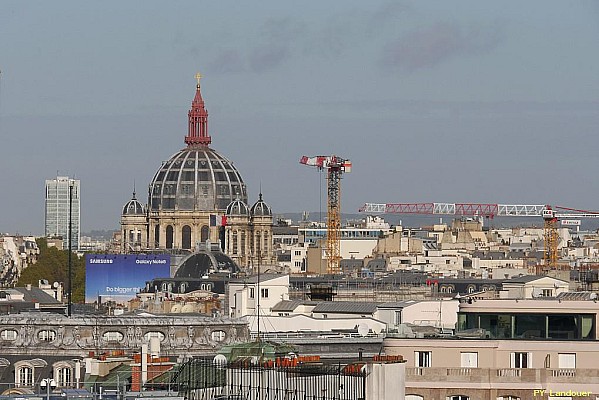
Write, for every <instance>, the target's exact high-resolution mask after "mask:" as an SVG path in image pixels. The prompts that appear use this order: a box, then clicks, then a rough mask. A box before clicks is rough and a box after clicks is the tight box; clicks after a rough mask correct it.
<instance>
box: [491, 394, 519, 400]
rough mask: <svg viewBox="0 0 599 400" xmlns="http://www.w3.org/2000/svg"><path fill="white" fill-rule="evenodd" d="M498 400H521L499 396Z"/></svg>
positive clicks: (516, 397)
mask: <svg viewBox="0 0 599 400" xmlns="http://www.w3.org/2000/svg"><path fill="white" fill-rule="evenodd" d="M497 400H520V397H518V396H509V395H508V396H499V397H498V398H497Z"/></svg>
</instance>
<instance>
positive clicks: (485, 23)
mask: <svg viewBox="0 0 599 400" xmlns="http://www.w3.org/2000/svg"><path fill="white" fill-rule="evenodd" d="M0 70H1V77H0V140H1V143H2V144H1V146H0V166H1V167H2V172H3V173H2V175H1V178H0V179H1V183H2V188H3V196H2V200H1V201H0V232H11V233H17V232H18V233H23V234H28V233H33V234H40V233H42V232H43V218H44V211H43V207H44V204H43V192H44V190H43V187H44V180H45V179H47V178H52V177H53V176H55V175H56V173H57V171H58V172H59V174H61V175H70V176H76V177H77V178H79V179H81V182H82V183H81V195H82V229H83V230H84V231H86V230H90V229H114V228H118V221H119V215H120V212H121V208H122V205H123V204H124V203H125V202H126V201H127V200H128V199H129V198H130V197H131V191H132V187H133V182H134V181H135V182H136V185H137V191H138V197H140V198H142V199H144V198H145V191H146V188H147V184H148V183H149V181H150V179H151V178H152V176H153V174H154V172H155V171H156V170H157V168H158V167H159V165H160V163H161V162H162V161H164V160H166V159H168V158H169V157H170V156H171V155H172V154H173V153H175V152H177V151H178V150H179V149H181V148H183V147H184V143H183V138H184V136H185V135H186V123H187V110H188V108H189V105H190V102H191V100H192V98H193V94H194V88H195V80H194V75H195V73H196V72H197V71H198V70H199V71H201V72H202V74H203V75H204V76H205V78H204V79H203V80H202V93H203V96H204V99H205V101H206V106H207V109H208V112H209V118H210V119H209V121H210V122H209V127H210V134H211V136H212V138H213V146H212V147H213V148H214V149H216V150H217V151H219V152H220V153H221V154H223V155H224V156H226V157H227V158H229V159H231V160H233V161H234V162H235V164H236V166H237V168H238V169H239V171H240V172H241V174H242V176H243V178H244V180H245V181H246V183H247V185H248V188H249V195H250V201H255V200H256V199H257V197H258V191H259V187H260V185H261V187H262V191H263V193H264V199H265V200H266V201H267V202H268V203H269V204H270V205H271V206H272V208H273V210H274V211H275V213H283V212H297V211H303V210H308V211H318V209H319V207H320V192H321V191H320V186H319V185H320V184H321V181H320V177H319V174H318V172H317V171H316V170H312V169H310V168H307V167H304V166H301V165H300V164H299V163H298V160H299V158H300V156H302V155H304V154H305V155H328V154H336V155H339V156H342V157H345V158H349V159H351V160H352V162H353V165H354V169H353V171H352V173H351V174H347V175H346V176H345V178H344V180H343V183H342V208H343V212H346V213H351V212H355V211H357V209H358V208H359V207H360V205H361V204H362V203H364V202H428V201H433V202H493V203H514V204H522V203H524V204H529V203H530V204H539V203H547V204H553V205H561V206H568V207H575V208H584V209H599V204H598V203H597V200H596V199H597V198H598V197H599V184H598V182H597V179H596V171H597V167H598V162H597V148H599V135H598V134H599V132H598V131H599V129H598V127H599V74H598V73H597V71H599V3H598V2H596V1H592V0H586V1H585V0H581V1H527V2H521V1H503V2H486V1H482V2H481V1H476V0H473V1H452V2H447V1H404V2H387V1H368V2H364V1H350V0H343V1H341V0H339V1H328V2H322V1H303V2H290V1H289V2H285V1H260V2H233V1H218V2H213V1H212V2H210V1H177V2H164V1H130V2H120V1H103V2H79V1H57V2H45V1H31V2H22V1H3V2H2V12H1V13H0ZM323 183H324V181H323Z"/></svg>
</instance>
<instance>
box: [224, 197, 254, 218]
mask: <svg viewBox="0 0 599 400" xmlns="http://www.w3.org/2000/svg"><path fill="white" fill-rule="evenodd" d="M227 215H241V216H244V217H245V216H248V215H250V209H249V208H248V206H247V204H245V203H244V202H243V201H241V200H239V199H237V200H235V201H233V202H232V203H231V204H229V206H228V207H227Z"/></svg>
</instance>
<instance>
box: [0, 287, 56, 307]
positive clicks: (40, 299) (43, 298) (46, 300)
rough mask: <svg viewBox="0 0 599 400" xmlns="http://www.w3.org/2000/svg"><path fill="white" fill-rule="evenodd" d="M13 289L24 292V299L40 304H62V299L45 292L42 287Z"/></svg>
mask: <svg viewBox="0 0 599 400" xmlns="http://www.w3.org/2000/svg"><path fill="white" fill-rule="evenodd" d="M13 290H16V291H17V292H20V293H23V295H24V296H23V301H29V302H32V303H40V304H62V303H61V302H60V301H58V300H56V299H55V298H54V297H53V296H51V295H49V294H48V293H46V292H44V291H43V290H42V289H40V288H36V287H32V288H31V289H27V288H24V287H16V288H14V289H13ZM5 291H6V290H5Z"/></svg>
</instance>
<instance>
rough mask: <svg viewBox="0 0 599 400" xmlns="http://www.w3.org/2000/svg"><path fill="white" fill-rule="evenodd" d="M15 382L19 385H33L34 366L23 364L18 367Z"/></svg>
mask: <svg viewBox="0 0 599 400" xmlns="http://www.w3.org/2000/svg"><path fill="white" fill-rule="evenodd" d="M15 383H16V384H17V385H18V386H32V385H33V368H32V367H30V366H29V365H25V366H22V367H20V368H18V369H17V376H15Z"/></svg>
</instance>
